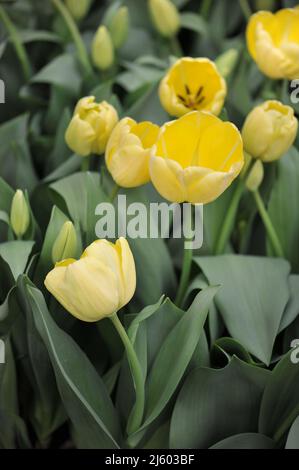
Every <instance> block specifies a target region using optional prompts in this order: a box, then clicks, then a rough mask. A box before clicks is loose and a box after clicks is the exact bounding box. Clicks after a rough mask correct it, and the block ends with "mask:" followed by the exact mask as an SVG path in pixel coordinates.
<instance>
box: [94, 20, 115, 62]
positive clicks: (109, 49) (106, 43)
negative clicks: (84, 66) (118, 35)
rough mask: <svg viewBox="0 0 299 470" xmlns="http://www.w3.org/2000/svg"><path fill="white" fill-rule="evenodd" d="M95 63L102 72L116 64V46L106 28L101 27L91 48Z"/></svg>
mask: <svg viewBox="0 0 299 470" xmlns="http://www.w3.org/2000/svg"><path fill="white" fill-rule="evenodd" d="M91 55H92V60H93V63H94V65H95V66H96V67H98V69H100V70H108V69H109V68H110V67H111V66H112V64H113V62H114V46H113V42H112V39H111V35H110V33H109V31H108V29H107V28H106V26H103V25H102V26H100V27H99V28H98V30H97V32H96V34H95V36H94V39H93V41H92V46H91Z"/></svg>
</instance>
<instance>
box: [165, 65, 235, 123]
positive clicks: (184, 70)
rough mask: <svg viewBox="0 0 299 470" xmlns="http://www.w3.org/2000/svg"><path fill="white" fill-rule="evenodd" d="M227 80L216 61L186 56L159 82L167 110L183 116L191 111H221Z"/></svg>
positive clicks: (177, 115) (216, 112) (171, 113)
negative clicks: (219, 70) (221, 73)
mask: <svg viewBox="0 0 299 470" xmlns="http://www.w3.org/2000/svg"><path fill="white" fill-rule="evenodd" d="M226 91H227V90H226V83H225V80H224V78H223V77H222V76H221V75H220V73H219V72H218V69H217V67H216V65H215V63H214V62H212V61H211V60H209V59H206V58H198V59H193V58H191V57H183V58H182V59H179V60H178V61H177V62H175V64H174V65H173V66H172V67H171V68H170V70H169V71H168V73H167V74H166V76H165V77H164V78H163V80H162V81H161V83H160V87H159V96H160V101H161V104H162V106H163V107H164V109H165V110H166V111H167V112H168V113H169V114H170V115H171V116H176V117H180V116H183V115H184V114H186V113H189V112H190V111H209V112H211V113H213V114H215V115H218V114H220V112H221V110H222V107H223V103H224V100H225V97H226Z"/></svg>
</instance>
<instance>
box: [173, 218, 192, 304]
mask: <svg viewBox="0 0 299 470" xmlns="http://www.w3.org/2000/svg"><path fill="white" fill-rule="evenodd" d="M188 215H189V218H188V219H187V220H186V224H188V230H189V228H190V230H191V224H192V210H190V212H189V211H188ZM188 239H189V237H188V236H187V237H186V236H185V242H186V241H188ZM192 256H193V252H192V249H187V248H185V247H184V257H183V268H182V273H181V278H180V284H179V290H178V292H177V296H176V299H175V304H176V305H177V306H178V307H181V306H182V304H183V300H184V297H185V294H186V290H187V288H188V283H189V279H190V272H191V266H192Z"/></svg>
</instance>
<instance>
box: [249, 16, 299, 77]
mask: <svg viewBox="0 0 299 470" xmlns="http://www.w3.org/2000/svg"><path fill="white" fill-rule="evenodd" d="M298 31H299V10H298V9H296V8H284V9H282V10H279V11H278V12H276V13H271V12H270V11H259V12H257V13H255V14H254V15H252V16H251V18H250V20H249V22H248V26H247V32H246V37H247V47H248V50H249V53H250V55H251V56H252V58H253V59H254V60H255V62H256V63H257V65H258V67H259V68H260V70H261V71H262V72H263V73H264V74H265V75H267V76H268V77H270V78H273V79H288V80H293V79H296V78H298V77H299V60H298V57H299V34H298Z"/></svg>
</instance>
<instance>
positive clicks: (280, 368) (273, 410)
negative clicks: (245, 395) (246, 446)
mask: <svg viewBox="0 0 299 470" xmlns="http://www.w3.org/2000/svg"><path fill="white" fill-rule="evenodd" d="M298 395H299V367H298V363H295V361H294V362H293V351H291V352H289V353H288V354H286V355H285V356H284V357H283V358H282V359H281V360H280V361H279V363H278V364H277V366H276V367H275V369H274V370H273V371H272V373H271V377H270V379H269V382H268V384H267V386H266V388H265V392H264V396H263V400H262V403H261V410H260V417H259V432H261V433H263V434H266V435H267V436H270V437H273V439H274V440H275V441H276V442H279V441H280V440H281V439H282V438H283V437H284V436H285V434H286V433H287V432H288V431H289V429H290V427H291V426H292V424H293V422H294V420H295V419H296V418H297V416H298V415H299V400H298Z"/></svg>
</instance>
